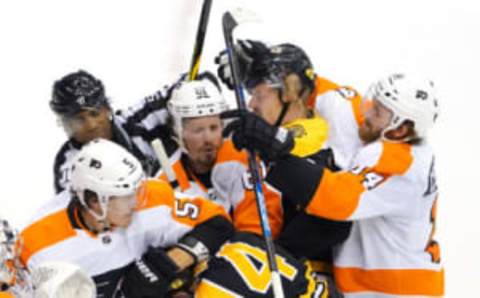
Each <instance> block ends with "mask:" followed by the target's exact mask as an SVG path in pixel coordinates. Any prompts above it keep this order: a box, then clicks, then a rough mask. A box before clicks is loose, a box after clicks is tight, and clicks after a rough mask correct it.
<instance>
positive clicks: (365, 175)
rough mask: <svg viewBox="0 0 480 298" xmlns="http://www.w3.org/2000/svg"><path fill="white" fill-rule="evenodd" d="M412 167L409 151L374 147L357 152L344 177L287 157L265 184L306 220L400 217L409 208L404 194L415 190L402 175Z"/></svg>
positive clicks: (387, 145) (389, 145) (383, 144)
mask: <svg viewBox="0 0 480 298" xmlns="http://www.w3.org/2000/svg"><path fill="white" fill-rule="evenodd" d="M412 162H413V157H412V154H411V145H409V144H395V143H386V142H377V143H374V144H371V145H369V146H366V147H365V148H363V149H362V150H361V151H360V152H359V154H358V155H357V157H356V159H355V161H354V164H355V166H354V167H352V168H351V169H350V170H349V171H340V172H332V171H330V170H329V169H327V168H325V167H324V166H323V165H318V164H317V165H315V164H312V163H310V162H308V161H305V160H301V159H298V158H295V157H289V158H286V159H284V160H282V161H280V162H278V163H277V164H276V165H275V166H274V167H273V168H272V169H271V170H270V172H269V174H268V177H267V181H269V182H270V183H271V184H272V185H274V186H275V187H276V188H277V189H279V190H280V191H282V193H283V194H284V197H285V198H291V199H292V200H294V201H292V203H294V204H296V205H298V206H299V208H305V211H306V212H307V213H308V214H311V215H314V216H319V217H323V218H327V219H332V220H355V219H359V218H368V217H373V216H378V215H382V214H396V213H400V212H405V209H406V208H408V207H409V206H411V202H410V200H411V199H410V197H412V196H409V192H413V191H415V190H414V189H411V187H408V185H411V183H410V181H408V179H407V178H406V177H405V175H404V174H405V173H406V172H407V171H408V170H409V169H410V167H411V165H412ZM295 177H302V179H301V180H299V179H295Z"/></svg>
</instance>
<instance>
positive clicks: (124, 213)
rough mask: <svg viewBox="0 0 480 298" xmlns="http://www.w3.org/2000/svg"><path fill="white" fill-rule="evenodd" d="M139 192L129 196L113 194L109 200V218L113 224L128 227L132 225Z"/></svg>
mask: <svg viewBox="0 0 480 298" xmlns="http://www.w3.org/2000/svg"><path fill="white" fill-rule="evenodd" d="M136 196H137V194H136V193H135V194H132V195H129V196H122V197H116V196H113V197H111V198H110V200H109V201H108V207H107V208H108V209H107V210H108V212H107V220H108V222H109V223H110V224H111V225H114V226H116V227H121V228H126V227H128V226H129V225H130V223H131V222H132V219H133V214H134V212H135V207H136V206H137V199H136Z"/></svg>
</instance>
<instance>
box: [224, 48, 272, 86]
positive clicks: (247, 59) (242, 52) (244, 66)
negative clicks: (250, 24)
mask: <svg viewBox="0 0 480 298" xmlns="http://www.w3.org/2000/svg"><path fill="white" fill-rule="evenodd" d="M268 51H269V50H268V47H267V46H266V45H265V44H264V43H263V42H261V41H254V40H249V39H247V40H238V42H237V43H236V44H235V54H236V55H237V60H238V68H239V69H238V72H239V73H238V75H239V79H240V80H241V81H242V82H243V81H244V80H245V75H246V74H247V73H248V72H249V70H250V68H251V66H252V63H253V62H254V60H255V59H256V58H257V57H259V56H261V55H263V54H264V53H266V52H268ZM215 64H218V68H217V74H218V77H219V78H220V80H221V81H222V82H223V83H224V84H225V85H227V87H228V88H229V89H230V90H233V89H234V87H235V86H234V85H233V75H232V70H231V69H230V64H229V59H228V54H227V50H223V51H221V52H220V53H219V54H218V55H217V57H215Z"/></svg>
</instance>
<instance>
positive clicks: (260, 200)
mask: <svg viewBox="0 0 480 298" xmlns="http://www.w3.org/2000/svg"><path fill="white" fill-rule="evenodd" d="M253 16H254V14H253V13H251V12H249V11H246V10H240V9H238V10H235V11H232V12H229V11H227V12H225V13H224V14H223V17H222V27H223V35H224V38H225V44H226V46H227V53H228V57H229V65H230V69H231V71H232V78H233V85H234V87H235V97H236V100H237V105H238V108H239V109H240V110H246V104H245V97H244V95H243V90H242V86H241V82H240V79H239V74H238V61H237V59H236V56H235V52H234V48H233V46H234V44H233V30H234V29H235V28H236V27H237V25H238V24H239V23H240V22H245V21H249V20H252V18H253ZM253 19H254V18H253ZM248 166H249V170H250V172H251V174H252V178H253V182H254V190H255V198H256V202H257V209H258V215H259V217H260V223H261V226H262V231H263V237H264V239H265V243H266V247H267V258H268V265H269V267H270V272H271V274H272V284H273V294H274V297H276V298H283V297H284V294H283V288H282V280H281V278H280V273H279V271H278V266H277V260H276V259H275V246H274V244H273V239H272V232H271V229H270V225H269V222H268V216H267V210H266V207H265V197H264V195H263V189H262V181H261V179H260V176H259V171H258V165H257V162H256V156H255V152H253V151H252V150H248Z"/></svg>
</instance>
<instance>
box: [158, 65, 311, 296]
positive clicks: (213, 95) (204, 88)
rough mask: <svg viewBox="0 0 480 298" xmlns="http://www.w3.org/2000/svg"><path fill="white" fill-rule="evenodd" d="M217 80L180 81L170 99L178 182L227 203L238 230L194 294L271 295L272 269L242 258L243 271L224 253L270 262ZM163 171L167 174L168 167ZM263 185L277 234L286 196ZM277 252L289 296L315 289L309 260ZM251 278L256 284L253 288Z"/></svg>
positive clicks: (183, 187) (188, 190)
mask: <svg viewBox="0 0 480 298" xmlns="http://www.w3.org/2000/svg"><path fill="white" fill-rule="evenodd" d="M217 84H218V83H217V81H216V79H215V77H214V76H213V75H211V74H209V73H203V74H201V75H200V77H199V78H197V80H195V81H191V82H183V83H181V84H179V85H178V86H177V87H176V88H175V89H173V91H172V98H171V99H169V101H168V110H169V115H170V120H169V123H170V124H171V125H172V126H173V131H174V135H175V138H176V140H177V142H178V143H179V147H180V149H179V150H178V152H176V153H175V154H173V156H172V158H171V161H172V168H173V170H174V172H175V175H176V178H177V182H178V184H179V188H180V189H181V190H182V191H184V192H186V193H190V194H192V195H202V196H208V198H209V199H210V200H212V201H214V202H216V203H218V204H219V205H221V206H223V207H224V208H225V210H226V211H227V212H229V213H230V214H231V216H232V221H233V224H234V227H235V230H236V233H235V236H233V237H232V238H231V239H230V240H229V242H228V243H227V244H225V245H223V246H222V248H221V252H220V253H219V254H218V255H217V256H216V257H214V258H213V259H212V260H210V261H209V262H208V266H207V270H206V271H204V272H202V274H201V275H200V276H201V282H200V283H199V287H198V289H197V290H196V292H195V295H196V296H197V297H217V296H218V295H220V294H221V293H222V292H224V291H225V289H227V292H228V291H231V292H234V293H238V294H239V295H242V296H245V297H253V296H255V295H262V294H264V295H267V297H268V296H269V295H270V296H271V295H272V294H271V290H270V292H269V287H270V284H269V280H268V276H269V273H268V272H267V271H258V272H257V273H256V274H255V275H252V274H251V272H252V270H254V269H255V268H254V267H251V266H247V265H248V264H245V263H244V262H242V260H239V261H240V263H238V264H236V268H239V270H240V271H236V270H235V269H234V268H235V267H232V266H225V262H228V261H226V260H227V259H224V258H229V260H233V261H234V262H235V260H238V258H237V256H238V255H245V256H246V257H248V256H254V257H255V258H259V261H260V262H265V263H266V255H265V251H264V248H265V247H264V243H263V242H264V241H263V239H262V238H261V237H260V235H262V230H261V226H260V220H259V218H258V210H257V206H256V201H255V196H254V193H253V190H252V187H251V182H250V181H249V175H248V162H247V155H246V152H240V151H237V150H236V149H235V148H234V146H233V144H232V142H231V140H225V141H224V140H223V137H222V129H223V122H222V120H221V118H220V113H221V112H222V111H224V110H226V109H227V104H226V102H225V99H224V98H223V96H222V94H221V92H220V89H219V86H217ZM160 177H161V178H162V179H165V180H166V177H165V175H164V174H163V173H161V176H160ZM263 190H264V194H265V201H266V205H267V212H268V218H269V223H270V226H271V229H272V234H273V236H274V237H275V238H276V237H277V236H278V234H279V233H280V231H281V229H282V222H283V210H282V206H281V196H280V195H279V193H278V192H277V191H275V190H273V189H271V188H269V187H268V185H264V187H263ZM277 256H278V258H279V259H281V262H282V267H281V268H282V273H283V274H284V276H285V280H284V283H283V286H284V291H285V293H286V294H288V295H287V296H289V297H291V296H295V297H296V296H299V295H301V294H305V295H307V293H312V292H314V290H315V282H314V280H313V278H312V276H311V275H310V268H309V267H308V266H306V265H305V264H304V263H303V262H301V261H298V260H296V259H295V258H294V257H293V256H291V255H290V254H289V253H288V252H286V251H285V250H284V249H282V248H280V247H279V248H278V249H277ZM227 264H228V263H227ZM249 273H250V274H249ZM257 277H258V278H261V280H262V281H261V282H260V283H256V282H255V280H256V279H257ZM242 278H243V279H242ZM239 280H244V282H239ZM220 281H221V282H220ZM252 282H253V283H254V284H255V285H254V286H253V288H250V285H251V283H252Z"/></svg>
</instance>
